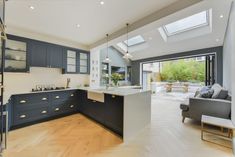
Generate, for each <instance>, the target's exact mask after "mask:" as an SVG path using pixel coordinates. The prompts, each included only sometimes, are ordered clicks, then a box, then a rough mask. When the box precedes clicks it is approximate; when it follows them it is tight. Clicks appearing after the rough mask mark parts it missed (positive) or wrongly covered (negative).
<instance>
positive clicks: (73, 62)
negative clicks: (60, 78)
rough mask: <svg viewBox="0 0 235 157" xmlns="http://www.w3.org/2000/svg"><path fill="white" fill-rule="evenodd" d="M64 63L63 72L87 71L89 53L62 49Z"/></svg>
mask: <svg viewBox="0 0 235 157" xmlns="http://www.w3.org/2000/svg"><path fill="white" fill-rule="evenodd" d="M64 64H65V69H64V71H63V73H74V74H76V73H80V74H88V73H89V54H88V52H85V51H81V50H77V49H70V48H67V49H64Z"/></svg>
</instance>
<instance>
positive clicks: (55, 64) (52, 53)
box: [47, 44, 63, 68]
mask: <svg viewBox="0 0 235 157" xmlns="http://www.w3.org/2000/svg"><path fill="white" fill-rule="evenodd" d="M47 53H48V57H49V63H48V64H49V66H50V67H51V68H63V51H62V47H60V46H57V45H52V44H49V45H48V46H47Z"/></svg>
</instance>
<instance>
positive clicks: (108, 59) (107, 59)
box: [103, 34, 111, 63]
mask: <svg viewBox="0 0 235 157" xmlns="http://www.w3.org/2000/svg"><path fill="white" fill-rule="evenodd" d="M106 40H107V50H106V57H105V59H104V61H103V62H104V63H110V62H111V60H110V58H109V35H108V34H106Z"/></svg>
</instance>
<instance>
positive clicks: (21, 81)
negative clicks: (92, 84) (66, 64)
mask: <svg viewBox="0 0 235 157" xmlns="http://www.w3.org/2000/svg"><path fill="white" fill-rule="evenodd" d="M67 78H70V79H71V82H70V87H71V88H76V87H78V86H80V85H84V84H89V75H81V74H62V71H61V69H53V68H37V67H32V68H30V73H5V74H4V79H5V80H4V81H5V82H4V84H5V92H4V95H5V96H4V103H6V102H7V101H8V99H9V98H10V96H11V95H12V94H18V93H27V92H31V90H32V88H35V86H36V85H50V84H54V85H56V86H60V87H65V86H66V80H67Z"/></svg>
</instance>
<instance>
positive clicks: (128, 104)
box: [79, 88, 151, 142]
mask: <svg viewBox="0 0 235 157" xmlns="http://www.w3.org/2000/svg"><path fill="white" fill-rule="evenodd" d="M79 95H80V96H81V97H80V99H81V102H82V105H81V107H80V112H81V113H82V114H84V115H86V116H88V117H90V118H91V119H93V120H95V121H97V122H98V123H100V124H102V125H103V126H105V127H107V128H109V129H110V130H112V131H114V132H115V133H117V134H119V135H120V136H121V137H122V138H123V141H124V142H127V141H128V140H130V139H131V138H133V137H135V136H136V135H137V134H138V133H139V132H140V131H141V130H143V129H144V128H145V127H146V126H147V125H148V124H150V121H151V92H150V91H146V90H141V89H129V88H128V89H124V88H109V89H105V88H99V89H92V88H79Z"/></svg>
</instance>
